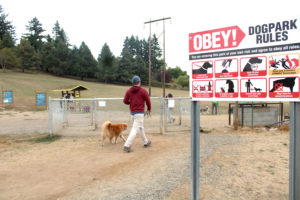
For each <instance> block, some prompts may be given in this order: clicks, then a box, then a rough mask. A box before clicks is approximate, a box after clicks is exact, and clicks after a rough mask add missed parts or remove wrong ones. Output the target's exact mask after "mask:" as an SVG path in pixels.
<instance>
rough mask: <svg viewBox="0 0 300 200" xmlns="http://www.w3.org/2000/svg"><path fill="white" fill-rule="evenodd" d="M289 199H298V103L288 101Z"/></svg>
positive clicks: (299, 118) (299, 136) (299, 126)
mask: <svg viewBox="0 0 300 200" xmlns="http://www.w3.org/2000/svg"><path fill="white" fill-rule="evenodd" d="M289 178H290V186H289V187H290V200H298V199H300V190H299V188H300V103H299V102H291V103H290V177H289Z"/></svg>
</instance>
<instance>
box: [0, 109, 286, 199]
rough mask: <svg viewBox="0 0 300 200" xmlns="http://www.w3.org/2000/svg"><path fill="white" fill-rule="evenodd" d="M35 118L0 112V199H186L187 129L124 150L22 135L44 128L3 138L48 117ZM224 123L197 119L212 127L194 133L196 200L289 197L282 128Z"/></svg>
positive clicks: (95, 140)
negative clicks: (236, 126)
mask: <svg viewBox="0 0 300 200" xmlns="http://www.w3.org/2000/svg"><path fill="white" fill-rule="evenodd" d="M40 115H41V114H40V113H38V112H37V113H31V112H26V113H10V112H6V113H4V112H2V113H1V115H0V125H1V127H2V128H1V129H2V132H4V129H3V127H4V128H6V127H8V128H9V131H7V130H5V131H6V133H7V132H9V134H5V135H3V134H1V129H0V199H1V200H13V199H22V200H27V199H28V200H29V199H30V200H35V199H36V200H40V199H45V200H49V199H105V200H107V199H114V200H115V199H164V200H173V199H175V200H176V199H178V200H184V199H190V171H189V169H190V168H189V167H190V136H189V132H188V131H172V132H168V133H166V134H165V135H160V134H157V133H151V132H149V133H147V134H148V135H147V136H148V137H149V139H151V140H152V142H153V145H152V146H151V147H150V148H144V147H143V145H142V143H141V139H140V138H139V137H137V138H136V139H135V141H134V144H133V148H134V152H133V153H129V154H128V153H124V152H123V151H122V146H123V142H122V141H121V140H119V141H118V143H117V144H115V145H113V144H109V143H108V142H106V143H105V146H104V147H101V146H100V138H99V136H98V135H97V134H96V135H95V134H86V136H80V137H78V136H77V137H76V136H73V137H71V136H68V137H66V136H64V137H62V138H61V139H59V140H56V141H54V142H51V143H43V142H41V143H37V142H32V141H33V140H28V138H30V137H37V136H39V133H41V132H43V131H39V133H35V134H30V135H25V134H21V135H20V134H19V135H10V134H11V133H20V131H21V130H22V129H23V130H25V129H26V130H27V131H28V132H30V130H31V129H32V126H30V125H28V124H30V122H31V121H32V120H33V119H38V120H41V121H40V124H39V127H41V130H43V128H44V126H46V124H47V123H48V122H45V119H43V118H42V117H41V116H40ZM43 115H45V114H43ZM12 119H13V120H12ZM227 120H228V116H227V115H218V116H211V115H203V116H201V126H202V127H204V128H206V129H210V130H212V132H211V133H207V134H200V157H201V158H200V163H201V164H200V165H201V166H200V199H203V200H204V199H205V200H216V199H220V200H221V199H222V200H224V199H230V200H231V199H251V200H253V199H257V200H258V199H272V200H273V199H278V200H283V199H288V189H289V188H288V183H289V181H288V178H289V177H288V173H289V171H288V170H289V132H282V131H279V130H277V129H276V128H273V129H270V130H266V129H264V128H259V129H254V130H252V129H247V128H244V129H240V130H238V131H233V130H232V129H231V128H230V127H228V126H227ZM16 121H17V122H19V123H16ZM47 128H48V127H47ZM47 128H45V131H47ZM185 129H186V128H185ZM31 131H32V133H34V132H35V131H33V130H31ZM88 131H91V130H88ZM127 134H128V131H127V132H126V133H125V136H126V135H127Z"/></svg>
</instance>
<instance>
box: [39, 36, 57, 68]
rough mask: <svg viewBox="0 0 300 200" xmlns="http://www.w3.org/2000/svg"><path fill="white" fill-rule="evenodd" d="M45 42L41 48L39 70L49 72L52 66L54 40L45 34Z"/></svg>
mask: <svg viewBox="0 0 300 200" xmlns="http://www.w3.org/2000/svg"><path fill="white" fill-rule="evenodd" d="M46 39H47V42H45V43H44V44H43V46H42V49H41V57H42V61H41V70H43V71H45V72H50V71H51V70H50V69H51V68H52V66H54V62H53V61H54V59H55V58H54V42H53V40H52V38H51V37H50V36H49V35H48V36H46Z"/></svg>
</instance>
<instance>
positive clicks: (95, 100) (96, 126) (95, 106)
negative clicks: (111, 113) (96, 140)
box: [94, 97, 98, 130]
mask: <svg viewBox="0 0 300 200" xmlns="http://www.w3.org/2000/svg"><path fill="white" fill-rule="evenodd" d="M94 109H95V111H94V112H95V119H94V121H95V124H94V125H95V130H96V129H97V128H98V124H97V117H98V116H97V98H96V97H95V99H94Z"/></svg>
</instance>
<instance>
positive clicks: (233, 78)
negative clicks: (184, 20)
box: [189, 16, 300, 200]
mask: <svg viewBox="0 0 300 200" xmlns="http://www.w3.org/2000/svg"><path fill="white" fill-rule="evenodd" d="M299 35H300V16H298V17H290V18H285V19H275V18H274V21H269V22H254V21H253V22H252V21H251V24H248V25H247V24H245V23H243V24H240V25H237V24H235V25H233V26H227V27H223V28H217V29H213V30H206V31H200V32H194V33H190V34H189V61H190V69H191V76H190V97H192V103H191V104H192V106H191V108H192V111H191V127H192V130H191V140H192V142H191V152H192V153H191V154H192V155H191V158H192V167H191V176H192V177H191V184H192V185H191V190H192V191H191V194H192V196H191V199H196V198H198V193H199V188H198V187H199V177H198V176H199V169H196V168H197V167H198V168H199V164H198V162H199V154H198V152H199V151H198V149H200V148H199V147H197V146H198V145H200V137H198V134H199V127H200V122H199V123H197V120H199V119H200V117H199V116H198V114H199V111H200V106H199V104H197V103H196V102H195V101H235V102H238V101H250V102H253V101H262V102H267V101H280V102H282V101H285V102H291V103H290V107H291V108H290V115H291V122H290V130H291V132H290V138H291V139H290V144H291V146H290V200H300V190H299V188H300V158H299V157H300V125H299V124H300V38H299ZM237 108H238V107H237V106H236V109H235V110H236V111H237ZM281 112H282V111H281ZM237 114H238V113H236V115H237ZM198 125H199V126H198ZM194 140H197V141H194Z"/></svg>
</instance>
